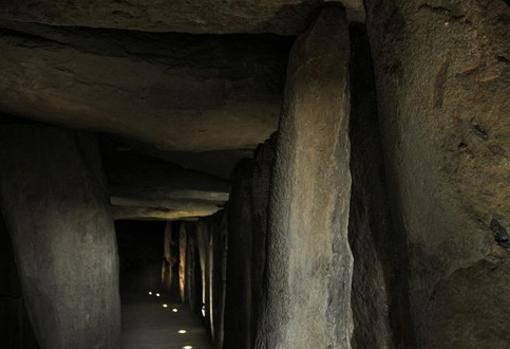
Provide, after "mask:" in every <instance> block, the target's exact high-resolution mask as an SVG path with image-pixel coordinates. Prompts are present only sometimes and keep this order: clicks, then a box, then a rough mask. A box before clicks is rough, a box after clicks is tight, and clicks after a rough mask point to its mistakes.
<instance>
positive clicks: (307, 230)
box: [257, 7, 353, 349]
mask: <svg viewBox="0 0 510 349" xmlns="http://www.w3.org/2000/svg"><path fill="white" fill-rule="evenodd" d="M349 52H350V44H349V29H348V24H347V20H346V18H345V13H344V11H343V9H342V8H340V7H328V8H325V9H323V10H322V11H321V13H320V15H319V17H318V18H317V19H316V21H315V22H314V23H313V24H312V26H311V27H310V28H309V30H308V31H307V32H306V33H305V34H303V35H301V36H300V37H299V38H298V39H297V41H296V43H295V45H294V47H293V49H292V51H291V55H290V62H289V69H288V74H287V86H286V93H285V101H284V107H283V114H282V117H281V121H280V128H279V136H278V141H277V146H276V155H275V168H274V173H273V179H272V182H271V185H272V188H271V190H272V191H271V199H270V204H269V235H268V241H267V243H268V245H269V248H268V256H267V258H268V263H267V265H268V271H267V272H268V273H267V277H268V285H267V290H268V298H267V306H266V307H265V313H264V317H265V319H264V324H265V325H264V326H263V327H262V328H261V329H260V330H259V334H258V338H257V348H280V349H287V348H288V349H290V348H293V349H300V348H303V349H305V348H306V349H308V348H350V347H351V345H350V339H351V335H352V328H353V320H352V313H351V278H352V268H353V258H352V254H351V250H350V247H349V241H348V222H349V203H350V196H351V175H350V171H349V161H350V142H349V135H348V131H349V115H350V106H349V104H350V102H349V99H350V98H349V59H350V53H349Z"/></svg>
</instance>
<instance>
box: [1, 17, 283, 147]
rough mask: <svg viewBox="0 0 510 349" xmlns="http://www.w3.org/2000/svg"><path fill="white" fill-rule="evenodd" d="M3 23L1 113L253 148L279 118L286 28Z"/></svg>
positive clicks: (185, 143) (136, 137)
mask: <svg viewBox="0 0 510 349" xmlns="http://www.w3.org/2000/svg"><path fill="white" fill-rule="evenodd" d="M0 28H2V29H0V50H1V51H2V55H1V56H0V76H1V78H0V94H1V95H2V99H1V100H0V110H1V111H3V112H5V113H9V114H12V115H17V116H20V117H24V118H31V119H34V120H37V121H44V122H49V123H53V124H59V125H63V126H66V127H72V128H83V129H87V130H93V131H101V132H106V133H111V134H115V135H118V136H122V137H124V138H127V139H130V140H132V141H136V142H140V143H143V144H148V145H150V146H151V147H152V148H155V149H156V150H162V151H186V152H208V151H221V150H243V149H255V148H256V147H257V145H258V144H259V143H262V142H263V141H264V140H265V139H267V138H268V137H269V135H270V134H271V133H272V132H274V131H275V129H276V127H277V122H278V116H279V111H280V108H281V100H282V93H283V84H284V80H285V77H284V75H285V69H286V68H285V67H286V61H287V55H288V50H289V47H290V44H291V40H290V39H289V38H287V37H281V36H279V37H277V36H274V35H264V36H253V35H252V36H250V35H227V36H221V35H198V36H196V35H189V34H188V35H186V34H175V33H174V34H172V33H156V34H155V33H139V32H127V31H117V30H94V29H90V28H88V29H87V28H59V27H48V26H43V25H35V24H27V23H21V24H20V23H16V22H3V23H1V24H0Z"/></svg>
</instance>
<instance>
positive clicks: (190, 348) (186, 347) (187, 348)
mask: <svg viewBox="0 0 510 349" xmlns="http://www.w3.org/2000/svg"><path fill="white" fill-rule="evenodd" d="M182 349H193V347H192V346H191V345H185V346H183V347H182Z"/></svg>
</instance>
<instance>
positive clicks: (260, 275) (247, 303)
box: [224, 136, 276, 349]
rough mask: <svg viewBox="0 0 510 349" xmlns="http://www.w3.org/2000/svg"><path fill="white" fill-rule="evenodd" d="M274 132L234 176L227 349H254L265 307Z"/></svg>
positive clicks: (227, 308)
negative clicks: (268, 214)
mask: <svg viewBox="0 0 510 349" xmlns="http://www.w3.org/2000/svg"><path fill="white" fill-rule="evenodd" d="M275 139H276V136H273V137H272V138H271V139H270V140H268V141H267V142H266V143H264V144H263V145H261V146H260V147H259V148H258V150H257V153H256V155H255V157H254V158H253V159H246V160H244V161H242V162H241V163H240V164H239V165H238V167H237V168H236V170H235V171H234V174H233V176H232V178H233V179H232V191H231V194H230V201H229V203H228V209H227V217H228V218H227V219H228V246H229V250H228V251H229V252H228V262H227V298H226V305H225V344H224V345H225V346H224V347H225V348H232V349H234V348H246V349H250V348H253V347H254V345H255V338H256V334H257V328H258V326H259V321H260V320H261V319H260V312H261V310H262V308H263V307H264V304H263V301H264V294H265V293H264V286H265V282H264V273H265V270H266V248H267V247H266V236H267V208H268V202H269V190H270V189H269V186H270V177H271V174H272V169H273V161H274V147H275Z"/></svg>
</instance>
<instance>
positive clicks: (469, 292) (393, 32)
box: [366, 0, 510, 349]
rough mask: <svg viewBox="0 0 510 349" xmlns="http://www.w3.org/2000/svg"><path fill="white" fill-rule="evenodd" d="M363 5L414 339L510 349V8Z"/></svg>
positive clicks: (406, 0)
mask: <svg viewBox="0 0 510 349" xmlns="http://www.w3.org/2000/svg"><path fill="white" fill-rule="evenodd" d="M366 4H367V11H368V17H367V18H368V20H367V23H368V29H369V37H370V42H371V46H372V49H373V57H374V65H375V71H376V81H377V93H378V107H379V112H380V115H381V121H382V134H383V136H384V146H385V151H386V157H387V159H388V162H387V165H388V166H387V168H388V173H389V179H390V185H391V188H392V191H393V196H392V197H393V201H392V207H393V209H394V212H395V216H396V222H397V223H399V226H398V227H397V229H399V230H401V231H402V232H404V233H405V236H406V239H407V245H408V248H409V267H408V273H405V274H403V275H401V277H402V278H408V279H409V299H410V312H411V314H412V317H413V319H412V320H413V325H414V330H415V332H416V338H417V343H418V344H419V347H421V348H434V349H442V348H445V349H446V348H448V349H455V348H462V349H471V348H473V349H474V348H508V347H509V345H510V333H509V332H508V328H507V324H508V322H509V320H510V315H509V314H510V301H509V300H510V287H509V285H510V269H509V257H510V255H509V251H508V229H509V228H508V227H509V226H510V204H509V200H508V198H509V197H510V187H509V186H508V178H509V175H510V167H509V162H508V158H509V156H510V118H509V115H510V69H509V61H510V60H509V57H510V45H509V44H508V43H509V42H510V21H509V18H510V7H509V6H508V1H506V2H505V1H502V0H491V1H488V0H483V1H474V0H462V1H460V0H454V1H437V0H430V1H425V2H423V1H418V0H391V1H390V0H383V1H376V0H367V1H366ZM406 345H407V346H408V347H412V345H413V344H412V343H406Z"/></svg>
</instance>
